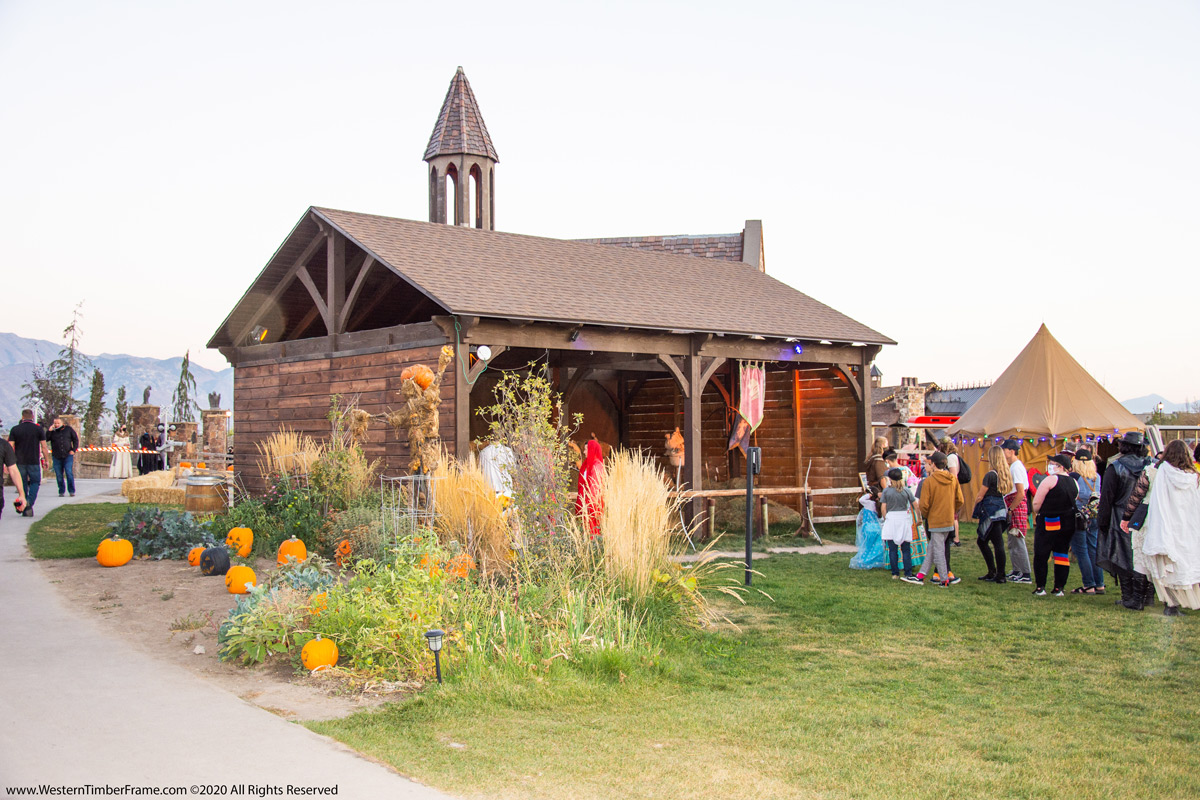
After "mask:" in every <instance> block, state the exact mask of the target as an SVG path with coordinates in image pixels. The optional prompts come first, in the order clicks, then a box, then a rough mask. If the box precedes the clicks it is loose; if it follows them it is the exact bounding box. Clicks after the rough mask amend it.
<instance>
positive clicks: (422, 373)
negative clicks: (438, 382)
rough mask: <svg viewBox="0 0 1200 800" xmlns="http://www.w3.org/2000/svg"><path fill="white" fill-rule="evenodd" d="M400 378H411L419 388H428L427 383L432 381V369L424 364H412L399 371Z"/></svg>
mask: <svg viewBox="0 0 1200 800" xmlns="http://www.w3.org/2000/svg"><path fill="white" fill-rule="evenodd" d="M400 380H402V381H408V380H413V381H416V382H417V386H420V387H421V389H423V390H424V389H428V388H429V384H431V383H433V370H431V369H430V368H429V367H427V366H425V365H424V364H413V365H412V366H411V367H405V368H404V371H403V372H401V373H400Z"/></svg>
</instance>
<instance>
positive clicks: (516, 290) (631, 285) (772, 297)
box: [313, 208, 895, 344]
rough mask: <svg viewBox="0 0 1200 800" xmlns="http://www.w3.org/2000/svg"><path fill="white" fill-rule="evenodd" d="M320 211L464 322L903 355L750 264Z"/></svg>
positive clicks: (318, 210) (879, 336) (862, 327)
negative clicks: (840, 345)
mask: <svg viewBox="0 0 1200 800" xmlns="http://www.w3.org/2000/svg"><path fill="white" fill-rule="evenodd" d="M313 211H314V212H315V213H316V214H318V215H319V216H321V217H323V218H324V219H326V220H327V221H329V222H330V223H332V224H333V225H334V226H335V227H336V228H338V229H339V230H340V231H341V232H342V233H344V234H345V235H346V236H348V237H350V238H351V239H353V240H354V241H355V242H357V243H358V244H359V245H360V246H361V247H362V248H363V249H365V250H367V251H369V252H370V253H371V254H372V255H374V256H375V257H376V258H377V259H379V260H380V261H381V262H382V263H384V264H386V265H388V266H389V267H391V268H392V269H393V270H394V271H395V272H396V273H397V274H399V275H400V276H401V277H402V278H404V279H405V280H407V281H408V282H410V283H412V284H413V285H414V286H416V287H417V288H418V289H420V290H421V291H422V292H423V293H425V294H426V295H427V296H429V297H430V298H431V299H432V300H434V302H436V303H438V304H439V305H440V306H442V307H443V308H445V309H446V310H447V311H449V312H451V313H453V314H467V315H473V316H481V317H493V318H501V319H529V320H538V321H555V322H566V323H588V324H596V325H611V326H621V327H634V328H651V329H660V330H687V331H702V332H708V333H729V334H748V335H754V334H757V335H761V336H774V337H792V336H794V337H798V338H804V339H828V340H831V341H838V342H863V343H865V344H895V342H893V341H892V340H891V339H889V338H888V337H886V336H884V335H883V334H881V333H879V332H877V331H875V330H872V329H871V328H868V327H867V326H866V325H863V324H861V323H858V322H855V321H854V320H852V319H850V318H849V317H847V316H846V315H845V314H842V313H841V312H839V311H836V310H834V309H832V308H830V307H829V306H827V305H825V304H824V303H820V302H818V301H816V300H814V299H812V298H811V297H809V296H808V295H805V294H802V293H801V292H798V291H796V290H795V289H793V288H792V287H790V286H788V285H787V284H785V283H782V282H780V281H778V280H775V279H774V278H772V277H770V276H768V275H764V274H763V273H761V272H758V271H757V270H748V269H746V266H745V265H744V264H741V263H730V262H726V261H723V260H720V259H697V258H693V257H690V256H678V255H668V254H664V253H656V252H645V251H641V250H635V249H630V248H624V247H609V246H605V245H597V244H588V243H584V242H572V241H566V240H562V239H544V238H540V237H536V236H523V235H519V234H515V233H501V232H498V231H488V230H481V229H477V228H466V227H455V226H452V225H442V224H437V223H431V222H415V221H412V220H404V219H394V218H391V217H380V216H375V215H371V214H358V213H354V212H350V211H337V210H333V209H325V208H314V209H313Z"/></svg>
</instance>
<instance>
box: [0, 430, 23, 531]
mask: <svg viewBox="0 0 1200 800" xmlns="http://www.w3.org/2000/svg"><path fill="white" fill-rule="evenodd" d="M0 472H5V473H7V474H8V477H9V478H11V479H12V482H13V486H15V487H16V489H17V502H16V504H15V506H14V507H15V508H16V509H17V513H18V514H23V513H25V489H24V488H23V482H22V481H21V472H20V471H19V470H18V469H17V454H16V452H15V451H14V450H13V449H12V445H11V444H9V443H8V442H6V441H4V440H3V439H0ZM2 516H4V477H3V476H2V475H0V517H2Z"/></svg>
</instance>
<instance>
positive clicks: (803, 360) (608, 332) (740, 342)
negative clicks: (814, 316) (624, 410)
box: [446, 317, 863, 364]
mask: <svg viewBox="0 0 1200 800" xmlns="http://www.w3.org/2000/svg"><path fill="white" fill-rule="evenodd" d="M446 319H450V317H446ZM473 319H479V318H477V317H475V318H473ZM575 327H576V326H575V325H569V324H565V323H553V322H541V323H539V322H534V323H529V322H527V321H522V320H502V319H480V320H479V322H478V323H477V324H476V325H475V327H474V328H473V329H472V330H471V332H470V338H471V339H472V340H473V341H479V342H485V343H487V344H506V345H508V346H510V347H529V348H533V349H537V350H542V349H547V350H561V351H564V352H571V351H576V352H585V353H586V352H596V353H631V354H652V355H655V356H657V355H660V354H661V355H673V356H687V355H690V354H691V353H692V351H693V349H694V347H693V342H694V340H695V334H682V333H667V332H664V331H655V330H638V329H630V330H626V331H621V330H617V329H615V328H612V327H592V326H584V327H583V328H582V329H581V330H580V332H579V336H578V338H576V340H575V341H571V340H570V332H571V330H573V329H574V328H575ZM710 335H711V334H702V336H704V337H708V336H710ZM451 338H453V327H451ZM464 341H465V338H464ZM862 349H863V348H860V347H852V346H850V345H821V344H811V343H805V344H804V348H803V352H801V353H797V352H795V350H794V344H792V343H789V342H784V341H779V340H757V339H744V338H741V337H738V338H734V337H721V336H712V338H711V339H708V340H707V341H704V342H703V344H702V345H701V348H700V353H699V354H700V355H703V356H711V357H722V358H744V359H750V360H758V361H779V362H786V363H799V364H834V363H838V362H849V363H854V362H856V361H858V359H859V355H860V353H859V351H860V350H862Z"/></svg>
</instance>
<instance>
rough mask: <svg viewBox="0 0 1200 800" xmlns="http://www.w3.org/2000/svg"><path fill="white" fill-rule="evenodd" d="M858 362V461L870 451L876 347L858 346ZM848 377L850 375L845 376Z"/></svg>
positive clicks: (862, 460) (877, 349)
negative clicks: (872, 382) (872, 379)
mask: <svg viewBox="0 0 1200 800" xmlns="http://www.w3.org/2000/svg"><path fill="white" fill-rule="evenodd" d="M858 349H859V351H860V356H861V358H860V359H859V363H858V376H857V381H856V382H857V383H858V392H857V394H858V463H859V464H862V463H864V462H866V460H867V454H868V453H870V452H871V361H872V360H873V359H874V357H875V353H878V352H879V348H878V347H860V348H858ZM847 377H850V376H847Z"/></svg>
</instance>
